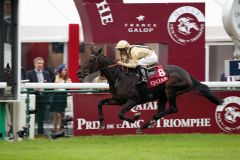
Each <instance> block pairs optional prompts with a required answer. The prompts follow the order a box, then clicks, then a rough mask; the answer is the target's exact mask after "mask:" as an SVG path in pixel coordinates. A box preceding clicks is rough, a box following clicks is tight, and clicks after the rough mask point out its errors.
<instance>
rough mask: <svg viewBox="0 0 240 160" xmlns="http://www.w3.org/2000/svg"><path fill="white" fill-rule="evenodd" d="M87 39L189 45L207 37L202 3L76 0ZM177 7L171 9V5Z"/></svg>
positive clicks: (97, 41) (98, 41)
mask: <svg viewBox="0 0 240 160" xmlns="http://www.w3.org/2000/svg"><path fill="white" fill-rule="evenodd" d="M75 3H76V6H77V8H78V11H79V15H80V16H81V19H82V21H83V22H82V25H83V30H84V40H85V42H87V43H88V42H95V43H103V42H104V43H108V42H110V43H112V42H117V41H118V40H119V39H126V40H128V41H130V42H134V43H147V42H157V43H168V41H169V38H171V39H173V40H174V41H175V42H176V43H178V44H181V45H186V44H188V43H193V42H195V41H198V40H199V39H200V38H201V37H202V38H204V30H205V16H204V12H203V11H202V9H203V8H202V6H204V4H203V3H197V5H196V4H194V3H193V4H191V3H181V4H179V3H177V4H176V3H158V4H151V3H149V4H124V3H120V2H119V1H118V2H116V1H111V0H95V1H84V2H82V3H81V0H75ZM175 5H177V6H178V7H177V8H174V9H172V8H171V7H175Z"/></svg>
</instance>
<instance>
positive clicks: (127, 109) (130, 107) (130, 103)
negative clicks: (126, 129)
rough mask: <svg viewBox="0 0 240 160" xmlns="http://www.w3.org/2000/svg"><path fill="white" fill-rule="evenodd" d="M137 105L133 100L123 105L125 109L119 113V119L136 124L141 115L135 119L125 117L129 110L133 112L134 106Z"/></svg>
mask: <svg viewBox="0 0 240 160" xmlns="http://www.w3.org/2000/svg"><path fill="white" fill-rule="evenodd" d="M136 105H137V103H136V102H135V101H133V100H128V101H127V103H125V104H124V105H123V109H122V110H121V111H120V112H119V114H118V117H119V118H120V119H121V120H126V121H128V122H130V123H134V122H135V120H136V119H137V118H138V117H139V115H135V116H134V118H127V117H126V116H125V113H127V112H128V111H129V110H131V109H132V108H133V107H134V106H136Z"/></svg>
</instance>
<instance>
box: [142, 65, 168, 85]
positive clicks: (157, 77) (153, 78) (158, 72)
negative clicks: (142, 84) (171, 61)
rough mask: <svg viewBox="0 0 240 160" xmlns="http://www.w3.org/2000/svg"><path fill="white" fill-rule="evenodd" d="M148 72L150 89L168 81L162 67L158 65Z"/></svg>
mask: <svg viewBox="0 0 240 160" xmlns="http://www.w3.org/2000/svg"><path fill="white" fill-rule="evenodd" d="M147 71H148V88H153V87H156V86H158V85H160V84H162V83H165V82H167V81H168V76H167V74H166V72H165V71H164V69H163V66H162V65H157V66H154V67H151V68H148V69H147Z"/></svg>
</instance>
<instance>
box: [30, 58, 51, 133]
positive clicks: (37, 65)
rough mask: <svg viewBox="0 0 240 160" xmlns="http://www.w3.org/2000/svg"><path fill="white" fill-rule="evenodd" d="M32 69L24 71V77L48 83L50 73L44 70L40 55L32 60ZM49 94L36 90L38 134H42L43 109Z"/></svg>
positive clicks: (32, 80)
mask: <svg viewBox="0 0 240 160" xmlns="http://www.w3.org/2000/svg"><path fill="white" fill-rule="evenodd" d="M33 62H34V69H32V70H30V71H28V72H27V73H26V79H27V80H29V82H35V83H50V82H51V78H50V73H49V72H48V71H45V70H44V59H43V58H42V57H36V58H35V59H34V60H33ZM49 102H50V96H49V95H46V94H41V92H39V90H36V119H37V123H38V134H43V133H44V129H43V119H44V113H45V109H46V108H47V106H48V105H50V103H49Z"/></svg>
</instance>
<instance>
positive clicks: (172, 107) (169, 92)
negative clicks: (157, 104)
mask: <svg viewBox="0 0 240 160" xmlns="http://www.w3.org/2000/svg"><path fill="white" fill-rule="evenodd" d="M175 93H176V92H175V90H174V89H172V88H171V89H170V88H169V89H166V90H165V94H166V97H165V102H162V103H164V104H166V102H167V100H168V102H169V109H168V110H167V111H165V110H160V109H159V110H158V112H157V113H156V114H155V115H153V118H152V119H151V120H150V121H148V122H147V123H145V124H144V125H143V126H141V127H140V128H139V129H138V130H137V133H143V130H144V129H146V128H148V127H149V126H153V125H154V124H155V123H156V122H157V120H159V119H160V118H162V117H164V116H166V115H167V114H172V113H176V112H178V109H177V104H176V94H175ZM161 100H162V99H161Z"/></svg>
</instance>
